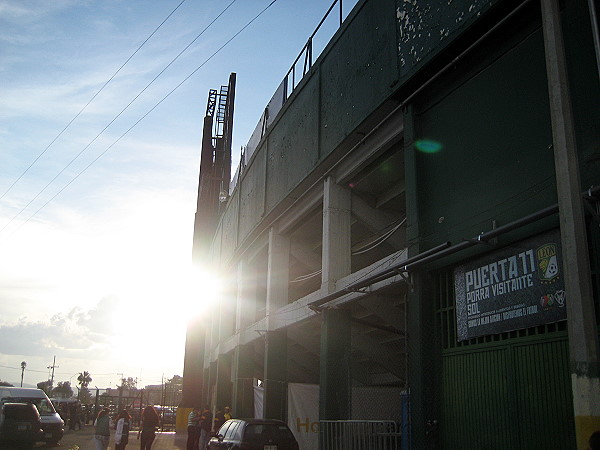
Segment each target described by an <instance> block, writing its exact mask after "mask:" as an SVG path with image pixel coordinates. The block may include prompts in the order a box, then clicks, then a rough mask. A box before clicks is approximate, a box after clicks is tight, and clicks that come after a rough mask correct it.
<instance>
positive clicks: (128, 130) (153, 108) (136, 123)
mask: <svg viewBox="0 0 600 450" xmlns="http://www.w3.org/2000/svg"><path fill="white" fill-rule="evenodd" d="M235 1H236V0H233V1H232V2H231V3H230V4H229V5H228V6H227V8H229V6H231V4H233V3H234V2H235ZM276 1H277V0H273V1H271V3H269V4H268V5H267V6H266V7H265V8H264V9H263V10H262V11H261V12H259V13H258V14H257V15H256V16H254V17H253V18H252V20H250V21H249V22H248V23H247V24H246V25H244V26H243V27H242V28H241V29H240V30H239V31H238V32H236V33H235V34H234V35H233V36H232V37H231V38H229V39H228V40H227V41H226V42H225V43H224V44H223V45H221V47H219V48H218V49H217V50H216V51H215V52H214V53H213V54H211V55H210V56H209V57H208V58H207V59H206V60H204V62H203V63H202V64H200V65H199V66H198V67H196V69H194V70H193V71H192V72H191V73H190V74H189V75H188V76H187V77H185V78H184V79H183V80H182V81H181V82H180V83H179V84H177V85H176V86H175V87H174V88H173V89H171V91H169V93H168V94H167V95H165V96H164V97H163V98H162V99H161V100H159V101H158V103H156V104H155V105H154V106H153V107H152V108H150V110H148V111H147V112H146V113H145V114H144V115H143V116H142V117H140V118H139V119H138V120H137V121H136V122H135V123H134V124H133V125H132V126H131V127H129V128H128V129H127V130H126V131H125V132H124V133H123V134H121V136H119V137H118V138H117V139H116V140H115V141H114V142H113V143H112V144H110V145H109V146H108V147H107V148H106V149H105V150H104V151H102V152H101V153H100V154H99V155H98V156H97V157H96V158H95V159H94V160H92V162H90V163H89V164H88V165H87V166H85V167H84V168H83V169H82V170H81V171H80V172H79V173H78V174H77V175H75V177H73V178H72V179H71V180H70V181H69V182H68V183H67V184H65V185H64V186H63V187H62V188H61V189H60V190H59V191H58V192H56V194H54V195H53V196H52V197H50V199H49V200H48V201H47V202H46V203H44V204H43V205H42V206H41V207H40V208H38V209H37V211H35V212H34V213H33V214H31V215H30V216H29V217H28V218H27V219H26V220H25V221H24V222H23V223H21V225H19V227H18V228H17V229H16V230H15V231H14V232H16V231H18V230H20V229H21V227H23V225H25V224H26V223H27V222H29V221H30V220H31V219H32V218H33V217H34V216H35V215H37V214H38V213H39V212H40V211H41V210H42V209H44V208H45V207H46V206H47V205H48V204H49V203H50V202H51V201H52V200H54V199H55V198H56V197H58V196H59V195H60V194H61V193H62V192H63V191H64V190H65V189H66V188H68V187H69V186H70V185H71V183H73V182H74V181H75V180H77V178H79V177H80V176H81V175H82V174H83V173H84V172H85V171H86V170H87V169H89V168H90V167H91V166H92V165H94V164H95V163H96V161H98V160H99V159H100V158H101V157H102V156H104V155H105V154H106V152H108V151H109V150H110V149H111V148H112V147H114V146H115V145H116V144H117V143H118V142H119V141H120V140H121V139H123V138H124V137H125V136H126V135H127V134H129V132H130V131H131V130H133V129H134V128H135V127H136V126H137V125H138V124H139V123H140V122H142V121H143V120H144V119H145V118H146V117H147V116H148V115H150V113H151V112H152V111H154V110H155V109H156V108H157V107H158V106H159V105H160V104H162V103H163V102H164V101H165V100H166V99H167V98H169V97H170V96H171V95H172V94H173V93H174V92H175V91H176V90H177V89H179V88H180V87H181V86H182V85H183V84H184V83H185V82H186V81H187V80H189V79H190V78H191V77H192V76H193V75H194V74H195V73H196V72H198V71H199V70H200V69H201V68H202V67H204V66H205V65H206V64H207V63H208V62H209V61H210V60H211V59H212V58H214V57H215V56H216V55H217V54H218V53H219V52H220V51H221V50H223V48H225V47H226V46H227V45H228V44H229V43H230V42H231V41H233V40H234V39H235V38H236V37H237V36H239V35H240V34H241V33H242V32H243V31H244V30H245V29H246V28H248V27H249V26H250V25H251V24H252V23H253V22H254V21H255V20H257V19H258V18H259V17H260V16H261V15H262V14H263V13H265V11H267V9H269V8H270V7H271V6H272V5H273V4H274V3H275V2H276ZM227 8H226V9H227ZM223 12H225V10H224V11H223ZM221 14H222V13H221ZM217 19H218V17H217ZM215 20H216V19H215ZM213 22H214V21H213ZM211 24H212V22H211ZM209 26H210V25H209ZM205 30H206V29H205ZM203 32H204V31H203ZM178 56H179V55H178ZM161 73H162V72H161ZM153 81H154V80H153ZM148 86H149V85H148ZM148 86H146V88H147V87H148ZM146 88H144V90H145V89H146ZM142 92H143V91H142ZM140 94H141V92H140ZM138 96H139V94H138ZM136 98H137V97H136ZM134 100H135V99H134ZM132 102H133V101H132ZM130 104H131V103H130ZM128 106H129V105H128ZM123 111H124V110H123ZM123 111H121V112H120V113H119V115H120V114H122V113H123ZM117 117H118V116H117ZM114 120H116V117H115V119H113V120H112V121H111V123H112V122H114ZM109 125H110V124H109ZM106 128H108V125H107V127H106ZM106 128H105V129H106ZM98 136H99V135H98ZM98 136H96V138H97V137H98ZM96 138H94V140H95V139H96ZM90 144H91V143H90ZM90 144H88V146H89V145H90ZM86 148H87V147H86ZM80 153H81V152H80ZM78 156H79V155H78ZM72 162H73V161H71V162H70V163H69V165H70V164H71V163H72ZM67 167H68V165H67ZM65 169H66V167H65V168H64V169H63V170H62V171H61V173H62V172H63V171H64V170H65ZM55 179H56V177H55ZM52 181H54V180H52ZM50 183H52V182H50ZM50 183H49V184H50ZM49 184H48V185H49ZM48 185H47V186H48ZM47 186H46V187H47ZM44 189H46V188H44ZM42 191H43V190H42ZM40 194H41V192H40V193H39V194H38V195H36V198H37V197H38V196H39V195H40ZM32 201H33V200H32ZM32 201H31V202H32ZM31 202H29V203H28V205H27V206H29V204H31ZM27 206H26V207H25V208H27ZM25 208H23V209H21V211H20V212H19V213H18V214H17V216H18V215H19V214H21V213H22V212H23V211H24V210H25ZM17 216H15V217H13V218H12V219H11V221H10V222H9V224H10V223H11V222H12V221H13V220H14V219H15V218H16V217H17ZM7 226H8V224H6V225H5V226H4V228H2V229H1V230H0V232H2V231H3V230H4V229H5V228H6V227H7Z"/></svg>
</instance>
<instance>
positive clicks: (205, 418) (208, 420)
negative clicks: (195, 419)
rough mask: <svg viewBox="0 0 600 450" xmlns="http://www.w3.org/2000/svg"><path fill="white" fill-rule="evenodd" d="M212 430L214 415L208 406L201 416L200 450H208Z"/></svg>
mask: <svg viewBox="0 0 600 450" xmlns="http://www.w3.org/2000/svg"><path fill="white" fill-rule="evenodd" d="M211 429H212V414H211V413H210V409H208V405H206V406H205V407H204V409H203V410H202V415H201V416H200V450H205V449H206V445H207V444H208V440H209V436H210V432H211Z"/></svg>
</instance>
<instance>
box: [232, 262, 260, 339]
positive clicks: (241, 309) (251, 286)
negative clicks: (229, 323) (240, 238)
mask: <svg viewBox="0 0 600 450" xmlns="http://www.w3.org/2000/svg"><path fill="white" fill-rule="evenodd" d="M255 317H256V270H255V269H254V267H253V266H252V265H251V264H249V263H248V262H247V261H245V260H242V261H240V262H239V263H238V266H237V304H236V313H235V332H236V333H239V332H240V330H243V329H244V328H246V327H247V326H248V325H250V324H251V323H253V322H254V319H255Z"/></svg>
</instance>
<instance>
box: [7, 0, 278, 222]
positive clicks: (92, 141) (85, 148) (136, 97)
mask: <svg viewBox="0 0 600 450" xmlns="http://www.w3.org/2000/svg"><path fill="white" fill-rule="evenodd" d="M236 1H237V0H232V1H231V3H229V5H227V6H226V7H225V9H224V10H223V11H221V12H220V13H219V15H218V16H217V17H215V18H214V19H213V20H212V21H211V22H210V23H209V24H208V25H207V26H206V27H205V28H204V29H203V30H202V31H201V32H200V33H199V34H198V35H197V36H196V37H195V38H194V39H192V41H191V42H190V43H189V44H188V45H186V46H185V48H184V49H183V50H181V51H180V52H179V53H178V54H177V56H175V58H173V59H172V60H171V61H170V62H169V64H167V65H166V66H165V67H164V68H163V69H162V70H161V71H160V72H159V73H158V74H157V75H156V76H155V77H154V78H153V79H152V81H150V82H149V83H148V84H147V85H146V86H145V87H144V88H143V89H142V90H141V91H140V92H138V94H137V95H136V96H135V97H134V98H133V99H132V100H131V101H130V102H129V103H128V104H127V105H126V106H125V107H124V108H123V109H122V110H121V111H120V112H119V113H118V114H117V115H116V116H115V117H113V119H112V120H111V121H110V122H109V123H108V124H107V125H106V126H105V127H104V128H103V129H102V130H101V131H100V132H99V133H98V134H97V135H96V137H94V138H93V139H92V140H91V141H90V142H88V144H87V145H86V146H85V147H83V148H82V149H81V151H80V152H79V153H77V154H76V155H75V156H74V157H73V158H72V159H71V161H69V162H68V163H67V165H66V166H64V167H63V168H62V169H61V170H60V171H59V172H58V173H57V174H56V175H55V176H54V178H52V179H51V180H50V181H49V182H48V183H47V184H46V186H44V187H43V188H42V190H41V191H40V192H38V193H37V194H36V195H35V197H33V198H32V199H31V200H30V201H29V202H28V203H27V204H26V205H25V206H24V207H23V208H21V210H20V211H19V212H18V213H17V214H15V215H14V216H13V217H12V218H11V219H10V220H9V221H8V222H7V223H6V224H5V225H4V226H3V227H2V228H1V229H0V233H2V232H3V231H4V230H5V229H6V228H7V227H8V226H9V225H10V224H11V223H13V221H14V220H15V219H16V218H17V217H19V216H20V215H21V214H22V213H23V211H25V210H26V209H27V208H28V207H29V205H31V204H32V203H33V202H34V201H35V200H36V199H37V198H38V197H39V196H40V195H41V194H42V193H43V192H44V191H45V190H46V189H47V188H48V187H49V186H50V185H51V184H52V183H54V182H55V181H56V179H57V178H58V177H60V176H61V175H62V174H63V173H64V171H65V170H67V169H68V168H69V167H70V166H71V164H73V163H74V162H75V161H76V160H77V159H78V158H79V157H80V156H81V155H82V154H83V153H84V152H85V151H86V150H87V149H88V148H89V147H90V146H91V145H92V144H93V143H94V142H96V140H97V139H98V138H99V137H100V136H101V135H102V134H103V133H104V132H105V131H106V130H107V129H108V128H109V127H110V126H111V125H112V124H113V123H114V122H115V121H116V120H117V119H118V118H119V117H120V116H121V115H122V114H123V113H124V112H125V111H126V110H127V109H129V107H130V106H131V105H132V104H133V103H134V102H135V101H136V100H137V99H138V98H139V97H140V96H141V95H142V94H143V93H144V92H145V91H146V90H147V89H148V88H149V87H150V86H152V85H153V84H154V82H155V81H156V80H157V79H158V78H159V77H160V76H161V75H162V74H163V73H164V72H165V71H166V70H167V69H168V68H169V67H170V66H171V65H172V64H173V63H174V62H175V61H177V59H179V57H180V56H181V55H182V54H183V53H184V52H185V51H186V50H187V49H188V48H190V46H191V45H192V44H193V43H194V42H196V41H197V40H198V39H199V38H200V37H201V36H202V35H203V34H204V33H205V32H206V31H207V30H208V29H209V28H210V27H211V26H212V25H213V24H214V23H215V22H216V21H217V20H218V19H219V18H220V17H221V16H222V15H223V14H225V12H226V11H227V10H228V9H229V8H230V7H231V6H232V5H233V4H234V3H235V2H236ZM269 6H270V5H269ZM267 8H268V7H267ZM213 56H214V55H213ZM211 58H212V56H211ZM196 70H198V69H196ZM193 73H194V72H192V74H193ZM188 78H189V77H188ZM186 80H187V78H186ZM184 81H185V80H184ZM180 85H181V84H180ZM180 85H178V86H177V87H176V88H175V89H177V88H178V87H179V86H180ZM170 94H171V93H169V95H170ZM161 102H162V101H161ZM161 102H159V103H158V104H157V105H155V107H156V106H158V105H159V104H160V103H161ZM152 109H154V108H152ZM150 111H152V110H150ZM146 115H147V114H146ZM146 115H144V116H143V117H142V119H143V118H144V117H146ZM138 123H139V121H138V122H136V123H135V124H134V127H135V126H136V125H137V124H138ZM132 128H133V127H132ZM130 130H131V128H130V129H129V130H127V131H126V132H125V133H124V134H123V135H122V136H121V137H119V139H117V141H115V142H114V143H113V144H112V145H114V144H116V143H117V142H118V141H119V140H120V139H121V138H122V137H123V136H124V135H125V134H127V133H128V132H129V131H130ZM112 145H111V146H110V147H112ZM110 147H109V148H110ZM107 150H108V149H107ZM104 153H106V151H104V152H102V153H101V154H100V156H102V155H103V154H104ZM97 160H98V158H96V159H94V160H93V161H92V164H93V163H94V162H96V161H97ZM88 167H89V166H88ZM86 170H87V167H86V168H85V169H83V170H82V171H81V172H80V174H81V173H83V172H85V171H86ZM78 176H79V175H77V176H76V177H75V179H76V178H77V177H78ZM71 181H74V179H73V180H71ZM69 184H71V183H68V184H67V186H68V185H69ZM65 187H66V186H65ZM63 190H64V188H63V189H61V190H60V191H59V192H58V193H59V194H60V193H61V192H62V191H63ZM55 197H56V196H54V197H52V198H51V199H50V201H52V200H53V199H54V198H55ZM48 203H49V202H47V203H45V204H44V205H43V206H42V208H44V207H45V206H46V205H47V204H48ZM40 209H41V208H40ZM38 211H39V210H38ZM38 211H36V212H35V213H34V214H33V215H35V214H37V213H38ZM31 217H33V216H31ZM31 217H30V218H31ZM28 221H29V219H28V220H26V221H25V223H27V222H28ZM19 228H21V227H19ZM19 228H18V229H19Z"/></svg>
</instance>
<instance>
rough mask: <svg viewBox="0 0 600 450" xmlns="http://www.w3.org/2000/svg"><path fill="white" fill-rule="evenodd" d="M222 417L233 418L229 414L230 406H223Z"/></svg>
mask: <svg viewBox="0 0 600 450" xmlns="http://www.w3.org/2000/svg"><path fill="white" fill-rule="evenodd" d="M223 417H224V418H225V420H231V419H233V415H232V414H231V407H229V406H226V407H225V412H224V413H223Z"/></svg>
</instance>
